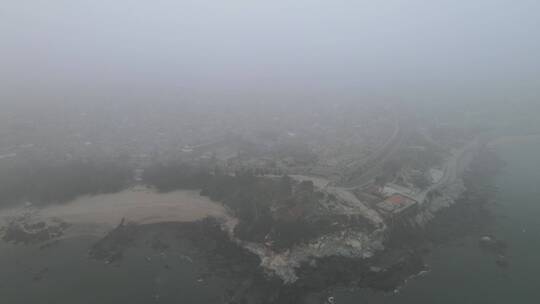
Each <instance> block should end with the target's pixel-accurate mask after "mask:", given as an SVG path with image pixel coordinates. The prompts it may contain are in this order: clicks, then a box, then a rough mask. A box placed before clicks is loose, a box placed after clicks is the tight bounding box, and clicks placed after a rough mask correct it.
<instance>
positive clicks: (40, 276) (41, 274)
mask: <svg viewBox="0 0 540 304" xmlns="http://www.w3.org/2000/svg"><path fill="white" fill-rule="evenodd" d="M47 272H49V268H47V267H45V268H43V269H41V270H40V271H39V272H37V273H36V274H35V275H34V277H33V278H32V280H33V281H41V280H42V279H43V277H44V276H45V274H46V273H47Z"/></svg>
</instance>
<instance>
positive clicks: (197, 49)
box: [0, 0, 540, 104]
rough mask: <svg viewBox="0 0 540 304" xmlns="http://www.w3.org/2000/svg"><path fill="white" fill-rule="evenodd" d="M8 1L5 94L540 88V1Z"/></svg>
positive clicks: (485, 96)
mask: <svg viewBox="0 0 540 304" xmlns="http://www.w3.org/2000/svg"><path fill="white" fill-rule="evenodd" d="M2 4H3V5H2V8H1V9H0V17H1V20H2V21H1V24H2V26H1V27H0V37H1V39H0V49H1V50H2V51H1V54H0V66H1V67H2V68H1V70H0V83H1V84H0V88H1V90H0V91H1V93H0V94H1V97H2V101H1V102H2V103H6V102H7V103H30V102H32V103H45V102H87V103H91V102H94V103H95V102H100V101H102V102H103V101H105V102H107V103H110V102H135V101H142V102H162V101H167V102H174V103H179V102H183V103H197V102H198V103H200V102H204V101H210V102H213V103H214V102H220V103H234V102H248V103H253V102H264V103H276V102H287V103H290V102H296V103H297V102H300V101H306V102H336V101H339V100H354V101H355V102H369V101H375V102H388V101H393V102H399V103H403V102H411V101H412V102H415V103H418V102H419V103H421V104H432V103H436V104H447V103H456V102H462V103H475V102H480V103H486V104H487V103H501V102H502V103H507V102H531V101H536V99H537V98H538V90H537V88H538V85H539V81H540V75H539V71H540V58H539V55H538V54H540V40H539V39H537V37H538V33H537V31H538V30H537V29H538V27H539V24H538V23H539V20H540V18H539V11H540V3H538V1H534V0H531V1H527V0H523V1H505V0H495V1H494V0H476V1H447V0H444V1H421V0H413V1H404V0H403V1H384V2H381V1H303V0H302V1H280V0H278V1H189V0H186V1H153V2H152V3H149V2H147V1H125V0H121V1H112V2H111V1H99V0H98V1H67V0H58V1H50V0H34V1H12V0H5V1H3V3H2Z"/></svg>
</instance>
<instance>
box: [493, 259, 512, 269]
mask: <svg viewBox="0 0 540 304" xmlns="http://www.w3.org/2000/svg"><path fill="white" fill-rule="evenodd" d="M495 264H497V266H499V267H501V268H508V266H510V262H508V260H507V259H506V258H505V257H502V258H499V259H497V260H496V261H495Z"/></svg>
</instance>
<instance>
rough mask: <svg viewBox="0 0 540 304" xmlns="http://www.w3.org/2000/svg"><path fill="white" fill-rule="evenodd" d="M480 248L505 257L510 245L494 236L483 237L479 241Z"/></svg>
mask: <svg viewBox="0 0 540 304" xmlns="http://www.w3.org/2000/svg"><path fill="white" fill-rule="evenodd" d="M479 244H480V247H481V248H482V249H484V250H486V251H488V252H491V253H495V254H499V255H504V254H505V252H506V249H507V248H508V244H507V243H506V242H505V241H502V240H497V239H495V238H494V237H492V236H487V235H486V236H483V237H481V238H480V241H479Z"/></svg>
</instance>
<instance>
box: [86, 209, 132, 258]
mask: <svg viewBox="0 0 540 304" xmlns="http://www.w3.org/2000/svg"><path fill="white" fill-rule="evenodd" d="M139 231H140V229H139V227H138V226H137V225H135V224H132V223H125V220H124V219H122V222H121V223H120V224H119V225H118V226H117V227H116V228H115V229H113V230H112V231H110V232H109V233H108V234H107V235H106V236H105V237H104V238H103V239H101V240H100V241H98V242H97V243H95V244H94V245H93V246H92V248H90V251H89V253H88V254H89V256H90V257H91V258H93V259H96V260H102V261H105V262H106V263H113V262H117V261H120V260H121V259H122V258H123V252H124V250H125V249H126V248H128V247H130V246H132V245H133V244H134V242H135V239H136V237H137V235H138V233H139Z"/></svg>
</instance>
